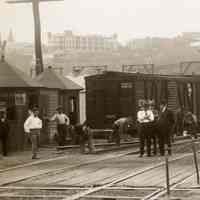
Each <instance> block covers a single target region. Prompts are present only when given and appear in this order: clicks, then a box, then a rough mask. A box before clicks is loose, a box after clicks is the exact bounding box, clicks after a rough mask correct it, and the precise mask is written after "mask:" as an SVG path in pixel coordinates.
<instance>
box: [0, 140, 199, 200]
mask: <svg viewBox="0 0 200 200" xmlns="http://www.w3.org/2000/svg"><path fill="white" fill-rule="evenodd" d="M196 149H197V152H198V150H199V149H200V145H199V143H198V141H196ZM47 151H52V150H49V149H47ZM44 155H45V154H44ZM197 158H198V155H197ZM165 159H166V157H161V156H153V157H146V156H144V157H142V158H139V157H138V142H137V141H134V142H133V143H132V144H131V143H125V144H122V145H121V147H120V148H116V147H114V146H113V145H112V144H111V145H103V144H99V145H97V153H94V154H84V155H82V154H80V153H79V150H78V149H77V147H73V146H71V147H66V148H65V150H62V151H61V152H59V153H54V157H51V158H48V157H47V156H44V157H43V158H41V159H39V160H37V161H34V162H26V163H23V162H22V163H18V164H16V165H15V166H14V165H13V166H10V167H7V168H6V167H2V168H1V170H0V199H2V200H4V199H6V200H7V199H16V200H18V199H20V200H25V199H37V200H38V199H44V200H46V199H56V200H57V199H66V200H67V199H70V200H73V199H74V200H75V199H88V200H89V199H91V200H93V199H94V200H96V199H108V200H109V199H110V200H111V199H112V200H113V199H133V200H140V199H146V200H147V199H151V200H152V199H191V200H195V199H199V195H200V186H199V185H198V184H197V178H196V172H195V165H194V159H193V153H192V148H191V139H187V138H185V139H184V138H182V139H181V140H176V141H175V143H174V145H173V155H172V156H170V157H169V178H170V179H169V181H170V182H169V184H170V196H168V195H167V188H166V170H165V169H166V166H165ZM197 160H198V161H199V159H197ZM1 162H3V161H1Z"/></svg>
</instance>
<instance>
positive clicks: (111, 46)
mask: <svg viewBox="0 0 200 200" xmlns="http://www.w3.org/2000/svg"><path fill="white" fill-rule="evenodd" d="M118 45H119V42H118V40H117V35H116V34H113V35H111V36H109V37H105V36H102V35H96V34H95V35H76V34H74V33H73V32H72V31H64V33H56V34H52V33H48V46H50V47H53V48H56V49H62V50H83V51H107V50H117V48H118Z"/></svg>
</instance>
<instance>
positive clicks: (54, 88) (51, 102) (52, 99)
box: [35, 67, 82, 140]
mask: <svg viewBox="0 0 200 200" xmlns="http://www.w3.org/2000/svg"><path fill="white" fill-rule="evenodd" d="M35 80H36V81H37V82H38V83H40V84H41V85H42V86H43V88H42V89H41V90H40V97H41V98H40V99H41V101H40V104H39V105H40V108H41V113H42V115H43V116H44V115H46V116H52V115H53V114H54V113H55V111H56V108H57V107H58V106H59V105H61V106H63V109H64V112H65V113H66V114H67V115H68V116H70V118H71V119H70V120H71V122H72V123H77V122H79V92H80V90H82V88H81V87H80V86H79V85H78V84H76V83H74V82H73V81H72V80H70V79H68V78H67V77H64V76H63V75H61V74H59V73H57V72H56V71H55V70H54V69H53V68H52V67H48V68H46V69H45V70H44V72H43V73H42V74H40V75H39V76H37V77H36V78H35ZM55 132H56V125H55V123H52V122H50V123H49V124H48V126H47V130H46V133H47V134H46V135H44V136H43V140H47V139H49V138H51V137H52V136H53V135H54V134H55ZM49 134H50V135H49Z"/></svg>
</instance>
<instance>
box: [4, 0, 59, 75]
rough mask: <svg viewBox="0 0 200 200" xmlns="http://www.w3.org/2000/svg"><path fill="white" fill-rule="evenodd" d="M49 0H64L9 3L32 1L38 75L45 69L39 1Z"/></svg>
mask: <svg viewBox="0 0 200 200" xmlns="http://www.w3.org/2000/svg"><path fill="white" fill-rule="evenodd" d="M48 1H63V0H9V1H7V3H9V4H17V3H32V8H33V18H34V36H35V37H34V39H35V60H36V63H35V71H36V75H39V74H40V73H42V72H43V71H44V66H43V57H42V42H41V23H40V11H39V3H40V2H48Z"/></svg>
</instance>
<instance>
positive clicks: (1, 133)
mask: <svg viewBox="0 0 200 200" xmlns="http://www.w3.org/2000/svg"><path fill="white" fill-rule="evenodd" d="M9 130H10V127H9V123H8V120H7V117H6V113H5V112H4V111H1V112H0V140H1V142H2V152H3V156H7V140H8V133H9Z"/></svg>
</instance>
